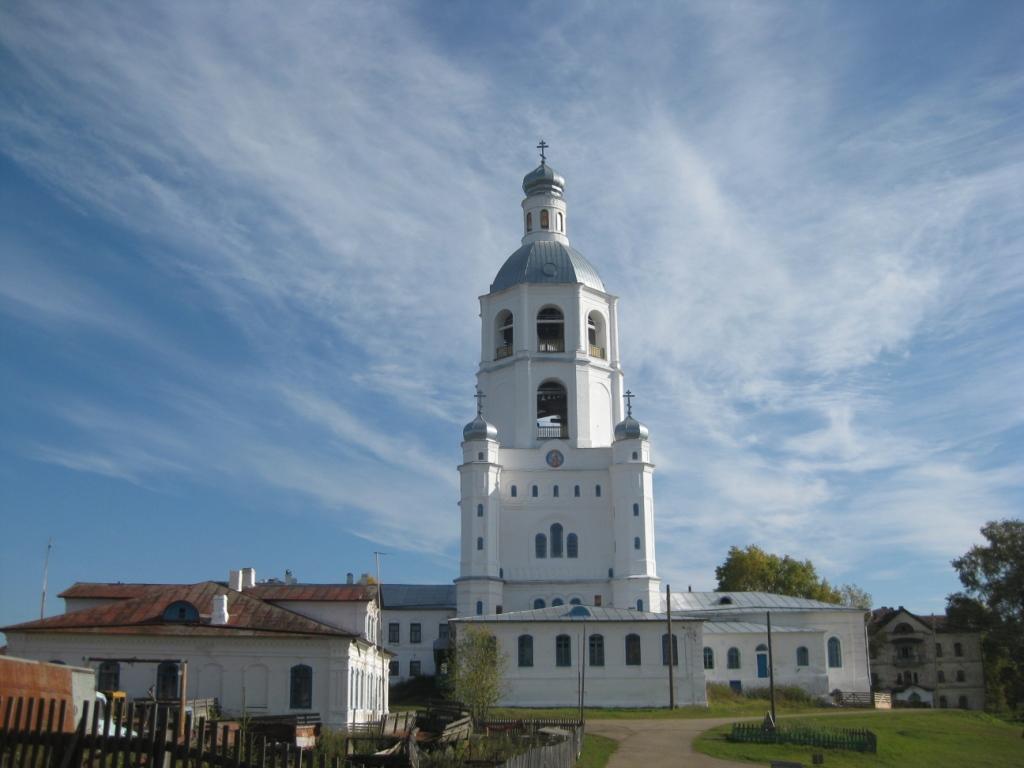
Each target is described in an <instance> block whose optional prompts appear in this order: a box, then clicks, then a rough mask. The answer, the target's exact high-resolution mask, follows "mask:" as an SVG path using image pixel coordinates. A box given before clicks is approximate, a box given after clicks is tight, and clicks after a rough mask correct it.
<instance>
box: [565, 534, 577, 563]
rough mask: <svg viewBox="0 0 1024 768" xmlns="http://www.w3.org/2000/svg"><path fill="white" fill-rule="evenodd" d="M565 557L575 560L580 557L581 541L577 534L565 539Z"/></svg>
mask: <svg viewBox="0 0 1024 768" xmlns="http://www.w3.org/2000/svg"><path fill="white" fill-rule="evenodd" d="M565 556H566V557H574V558H575V557H579V556H580V540H579V539H578V538H576V534H575V533H570V534H569V535H568V536H566V537H565Z"/></svg>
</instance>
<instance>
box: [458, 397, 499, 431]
mask: <svg viewBox="0 0 1024 768" xmlns="http://www.w3.org/2000/svg"><path fill="white" fill-rule="evenodd" d="M474 397H475V398H476V418H475V419H473V420H472V421H471V422H469V424H467V425H466V426H465V427H463V428H462V439H463V440H464V441H465V442H467V443H468V442H470V441H472V440H497V439H498V428H497V427H496V426H494V425H493V424H491V423H489V422H488V421H487V419H485V418H484V398H485V397H487V395H485V394H484V393H483V392H481V391H480V389H479V388H477V390H476V394H475V395H474Z"/></svg>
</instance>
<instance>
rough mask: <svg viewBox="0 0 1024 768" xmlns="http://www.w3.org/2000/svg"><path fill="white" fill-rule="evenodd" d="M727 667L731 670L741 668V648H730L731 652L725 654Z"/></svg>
mask: <svg viewBox="0 0 1024 768" xmlns="http://www.w3.org/2000/svg"><path fill="white" fill-rule="evenodd" d="M725 666H727V667H728V668H729V669H739V668H740V649H739V648H730V649H729V651H728V652H727V653H726V654H725Z"/></svg>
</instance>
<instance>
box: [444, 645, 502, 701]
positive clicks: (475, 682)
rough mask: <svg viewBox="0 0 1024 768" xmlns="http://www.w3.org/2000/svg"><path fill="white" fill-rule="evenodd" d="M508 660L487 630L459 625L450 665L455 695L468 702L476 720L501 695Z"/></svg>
mask: <svg viewBox="0 0 1024 768" xmlns="http://www.w3.org/2000/svg"><path fill="white" fill-rule="evenodd" d="M506 663H507V659H506V657H505V655H504V654H503V653H502V652H501V651H500V650H499V648H498V641H497V639H496V638H495V637H494V635H492V634H491V633H490V632H488V631H487V630H486V629H480V628H478V627H473V626H463V627H459V630H458V634H457V636H456V640H455V648H454V652H453V656H452V659H451V664H450V666H449V687H450V689H451V693H452V696H453V697H454V698H455V699H456V700H458V701H460V702H462V703H463V704H465V705H466V706H467V707H468V708H469V712H470V714H471V715H473V719H474V720H477V721H479V720H482V719H484V718H485V717H486V716H487V711H488V710H489V709H490V708H491V707H492V706H494V704H495V703H497V701H498V699H499V698H501V694H502V690H503V687H504V678H505V665H506Z"/></svg>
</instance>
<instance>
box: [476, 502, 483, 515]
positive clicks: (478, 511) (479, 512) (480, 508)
mask: <svg viewBox="0 0 1024 768" xmlns="http://www.w3.org/2000/svg"><path fill="white" fill-rule="evenodd" d="M476 516H477V517H483V516H484V505H483V504H477V505H476Z"/></svg>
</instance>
